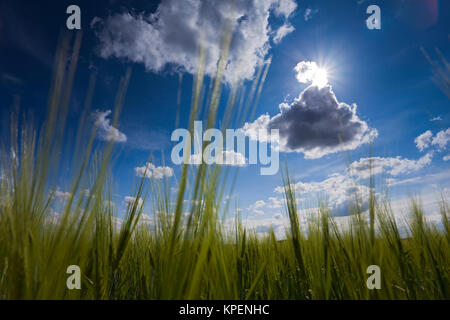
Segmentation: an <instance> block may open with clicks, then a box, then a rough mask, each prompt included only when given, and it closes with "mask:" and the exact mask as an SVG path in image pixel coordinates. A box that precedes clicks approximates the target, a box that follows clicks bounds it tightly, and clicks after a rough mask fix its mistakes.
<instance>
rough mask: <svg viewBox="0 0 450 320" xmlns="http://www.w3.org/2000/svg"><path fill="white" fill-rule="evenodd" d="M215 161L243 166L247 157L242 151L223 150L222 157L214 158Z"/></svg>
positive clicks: (225, 164) (227, 164)
mask: <svg viewBox="0 0 450 320" xmlns="http://www.w3.org/2000/svg"><path fill="white" fill-rule="evenodd" d="M216 163H217V164H221V165H224V166H236V167H245V166H246V165H247V159H246V158H245V156H244V155H243V154H242V153H239V152H235V151H233V150H225V151H223V152H222V157H219V158H218V159H216Z"/></svg>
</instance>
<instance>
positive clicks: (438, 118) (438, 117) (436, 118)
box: [430, 116, 442, 121]
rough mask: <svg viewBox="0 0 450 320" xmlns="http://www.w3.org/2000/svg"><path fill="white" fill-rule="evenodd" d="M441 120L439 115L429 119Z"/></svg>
mask: <svg viewBox="0 0 450 320" xmlns="http://www.w3.org/2000/svg"><path fill="white" fill-rule="evenodd" d="M441 120H442V118H441V116H437V117H433V118H431V119H430V121H441Z"/></svg>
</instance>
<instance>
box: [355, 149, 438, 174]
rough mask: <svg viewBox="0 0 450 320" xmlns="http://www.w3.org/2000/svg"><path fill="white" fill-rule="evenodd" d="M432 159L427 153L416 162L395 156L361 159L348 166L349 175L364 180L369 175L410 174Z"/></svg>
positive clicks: (431, 154)
mask: <svg viewBox="0 0 450 320" xmlns="http://www.w3.org/2000/svg"><path fill="white" fill-rule="evenodd" d="M432 158H433V153H432V152H429V153H427V154H426V155H424V156H423V157H421V158H419V159H418V160H410V159H406V158H402V157H400V156H397V157H395V158H383V157H371V158H361V159H360V160H358V161H355V162H353V163H352V164H351V165H350V168H349V170H350V174H351V175H355V176H357V177H359V178H362V179H366V178H369V177H370V175H371V174H372V175H377V174H380V173H383V172H385V173H387V174H389V175H392V176H398V175H400V174H405V173H411V172H414V171H417V170H420V169H422V168H423V167H425V166H427V165H429V164H430V163H431V160H432Z"/></svg>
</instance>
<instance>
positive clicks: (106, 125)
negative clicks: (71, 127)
mask: <svg viewBox="0 0 450 320" xmlns="http://www.w3.org/2000/svg"><path fill="white" fill-rule="evenodd" d="M110 115H111V110H106V111H104V112H102V111H99V110H96V111H95V112H93V117H94V119H95V125H96V126H97V127H98V137H99V139H100V140H104V141H114V142H126V141H127V136H126V135H125V134H124V133H123V132H120V131H119V129H117V128H115V127H113V126H112V125H111V120H110V119H108V117H109V116H110Z"/></svg>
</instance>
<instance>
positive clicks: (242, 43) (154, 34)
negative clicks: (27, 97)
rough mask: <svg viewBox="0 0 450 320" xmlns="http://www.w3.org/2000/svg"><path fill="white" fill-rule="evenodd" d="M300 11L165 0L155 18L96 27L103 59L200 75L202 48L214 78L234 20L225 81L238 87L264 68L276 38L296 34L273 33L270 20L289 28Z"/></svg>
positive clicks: (290, 2)
mask: <svg viewBox="0 0 450 320" xmlns="http://www.w3.org/2000/svg"><path fill="white" fill-rule="evenodd" d="M296 7H297V5H296V4H295V2H294V0H236V1H223V0H191V1H179V0H163V1H162V2H161V4H160V5H159V6H158V9H157V10H156V12H154V13H151V14H147V13H141V14H133V13H128V12H126V13H121V14H114V15H111V16H109V17H107V18H105V19H100V18H95V19H94V20H93V21H92V23H91V25H92V26H93V27H94V29H95V30H96V34H97V37H98V40H99V55H100V56H101V57H103V58H110V57H116V58H125V59H127V60H129V61H132V62H138V63H143V64H144V65H145V67H146V68H147V69H148V70H150V71H155V72H158V71H161V70H162V69H163V68H164V67H165V66H166V65H170V64H172V65H175V66H177V67H181V68H182V69H183V70H184V71H187V72H190V73H196V72H197V67H198V58H199V48H200V47H201V46H203V47H204V48H205V53H206V70H205V71H206V73H207V74H210V75H213V74H214V73H215V71H216V66H217V62H218V60H219V58H220V54H221V39H222V38H223V32H224V30H225V27H226V21H227V19H230V21H231V22H232V23H233V33H232V42H231V45H230V46H231V47H230V53H229V61H228V64H227V67H226V71H225V79H226V80H227V81H230V82H234V81H237V80H240V79H250V78H252V77H253V75H254V73H255V69H256V68H257V67H258V65H260V64H261V63H263V62H264V58H265V56H266V55H267V53H268V50H269V49H270V41H271V40H272V41H274V42H275V38H276V42H278V41H279V40H281V38H282V37H283V36H285V35H286V34H287V33H289V32H291V31H293V27H291V26H290V27H289V28H288V29H287V30H286V27H285V28H284V29H283V30H282V31H283V32H277V31H278V30H277V29H275V30H273V29H272V28H271V26H270V25H269V16H270V15H271V14H272V16H273V17H275V18H276V19H280V20H281V21H282V22H283V23H284V24H283V25H282V26H286V24H288V18H289V16H290V15H291V14H292V12H293V11H294V10H295V9H296Z"/></svg>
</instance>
